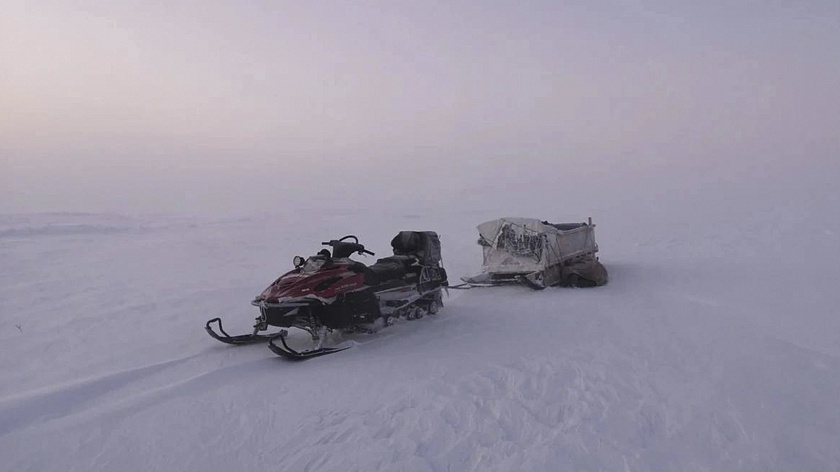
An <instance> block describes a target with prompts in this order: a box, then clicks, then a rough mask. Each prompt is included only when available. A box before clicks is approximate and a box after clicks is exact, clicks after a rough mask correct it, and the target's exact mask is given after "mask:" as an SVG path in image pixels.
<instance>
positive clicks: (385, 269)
mask: <svg viewBox="0 0 840 472" xmlns="http://www.w3.org/2000/svg"><path fill="white" fill-rule="evenodd" d="M401 259H402V258H397V257H386V258H384V259H379V260H378V261H376V264H373V265H371V266H368V269H370V271H371V272H372V273H373V275H374V278H375V281H376V283H377V284H380V283H382V282H385V281H386V280H394V279H401V278H403V277H405V275H406V274H407V273H408V271H407V270H406V263H405V261H403V260H401Z"/></svg>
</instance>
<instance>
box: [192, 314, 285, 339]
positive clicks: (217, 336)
mask: <svg viewBox="0 0 840 472" xmlns="http://www.w3.org/2000/svg"><path fill="white" fill-rule="evenodd" d="M213 323H218V324H219V332H220V333H222V334H218V333H216V331H214V330H213V327H212V326H210V325H211V324H213ZM204 329H205V330H206V331H207V334H209V335H210V336H212V337H213V338H215V339H218V340H219V341H221V342H223V343H225V344H256V343H261V342H266V341H268V340H270V339H271V337H272V336H269V335H264V334H257V331H258V329H257V328H254V332H253V333H251V334H240V335H238V336H231V335H229V334H228V333H227V331H225V329H224V328H223V327H222V320H221V319H220V318H213V319H212V320H210V321H208V322H207V324H206V325H205V326H204Z"/></svg>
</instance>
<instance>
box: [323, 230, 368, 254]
mask: <svg viewBox="0 0 840 472" xmlns="http://www.w3.org/2000/svg"><path fill="white" fill-rule="evenodd" d="M348 238H353V239H355V240H356V242H353V243H349V242H344V240H345V239H348ZM321 244H322V245H324V246H330V247H332V248H335V247H336V246H337V245H339V244H342V245H343V244H347V245H350V246H353V250H352V251H351V252H358V253H359V254H370V255H371V256H375V255H376V254H375V253H374V252H373V251H368V250H367V249H365V246H364V244H359V238H357V237H356V236H352V235H350V236H345V237H343V238H341V239H332V240H330V241H321Z"/></svg>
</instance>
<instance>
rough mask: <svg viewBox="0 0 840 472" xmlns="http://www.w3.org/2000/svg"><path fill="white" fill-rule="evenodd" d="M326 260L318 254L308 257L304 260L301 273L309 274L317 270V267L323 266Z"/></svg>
mask: <svg viewBox="0 0 840 472" xmlns="http://www.w3.org/2000/svg"><path fill="white" fill-rule="evenodd" d="M325 262H327V260H326V259H324V258H323V257H320V256H314V257H310V258H309V259H307V260H306V263H305V264H304V265H303V273H304V274H311V273H314V272H317V271H318V269H320V268H321V267H323V265H324V263H325Z"/></svg>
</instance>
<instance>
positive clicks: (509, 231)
mask: <svg viewBox="0 0 840 472" xmlns="http://www.w3.org/2000/svg"><path fill="white" fill-rule="evenodd" d="M560 228H562V229H560ZM478 233H479V241H478V242H479V244H480V245H481V246H482V248H483V251H484V263H483V264H482V271H483V272H489V273H527V272H537V271H543V270H545V269H547V268H548V267H551V266H554V265H556V264H561V263H563V262H565V261H568V260H570V259H574V258H576V257H579V256H582V255H585V254H587V253H593V254H594V253H595V252H596V251H597V250H598V246H597V245H596V244H595V236H594V232H593V231H592V228H590V227H589V226H588V225H586V224H585V223H579V224H578V223H575V224H558V225H553V224H551V223H547V222H543V221H540V220H538V219H534V218H500V219H498V220H492V221H488V222H486V223H482V224H480V225H479V226H478Z"/></svg>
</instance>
